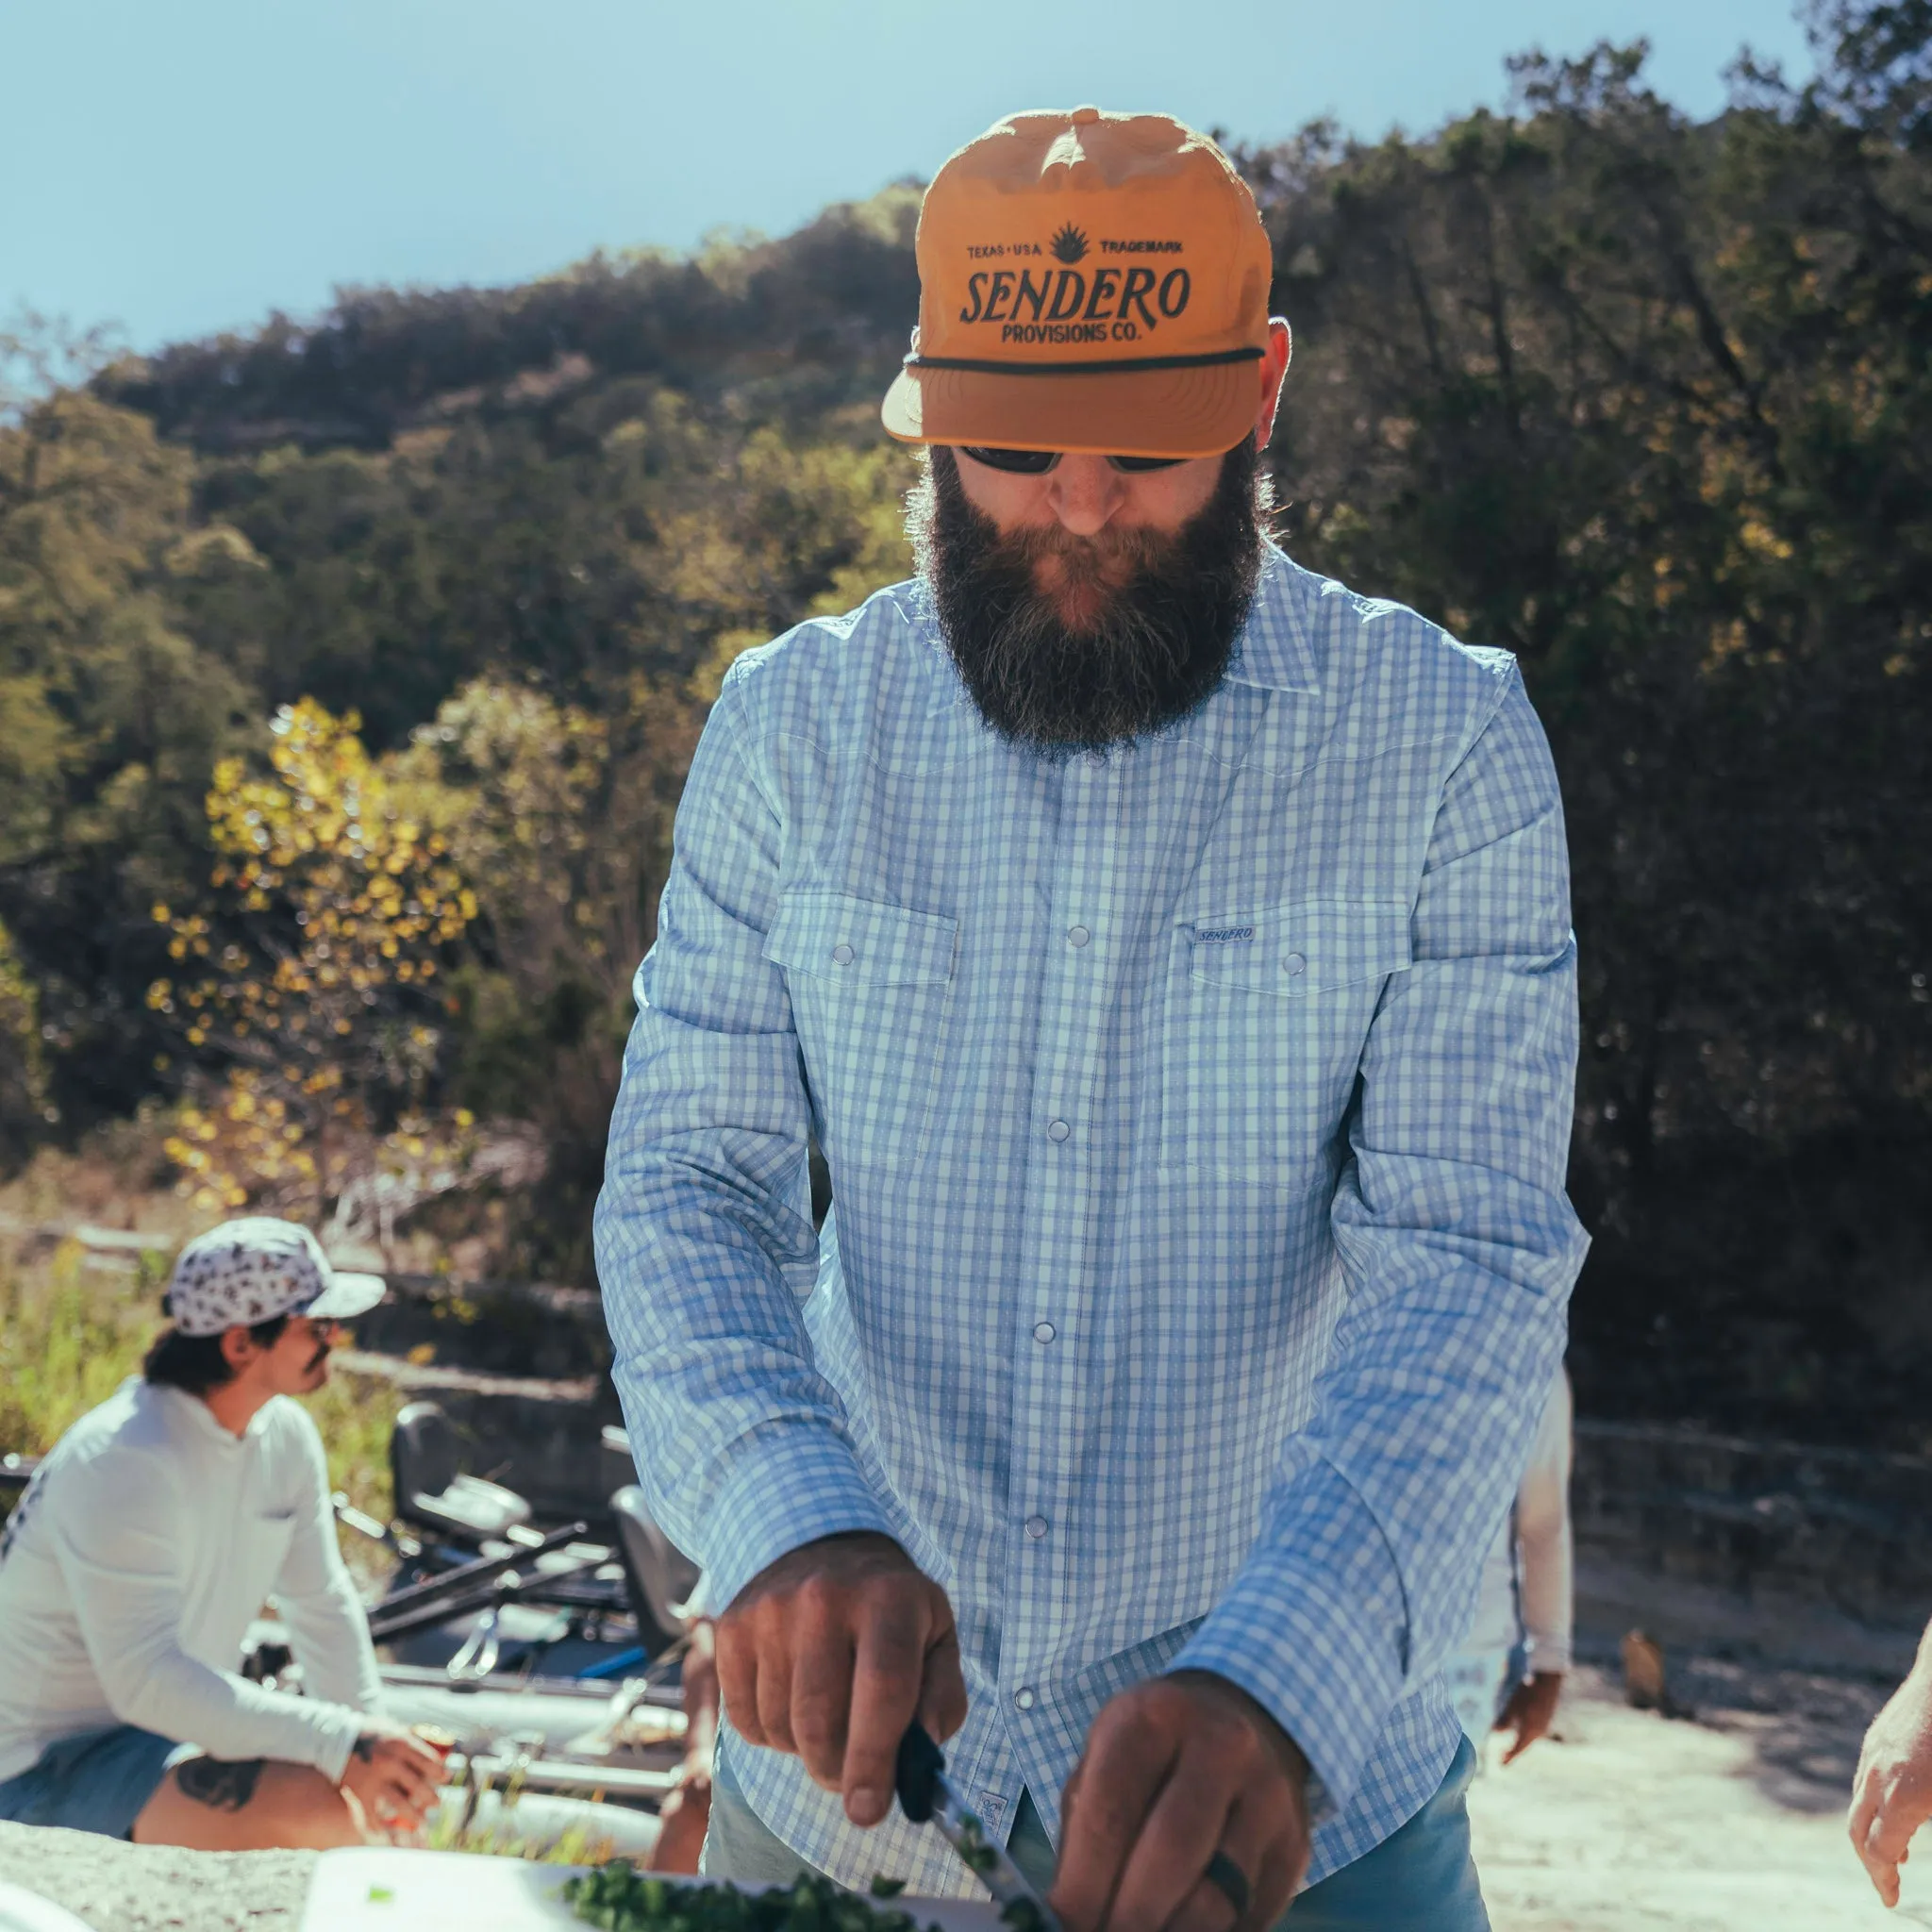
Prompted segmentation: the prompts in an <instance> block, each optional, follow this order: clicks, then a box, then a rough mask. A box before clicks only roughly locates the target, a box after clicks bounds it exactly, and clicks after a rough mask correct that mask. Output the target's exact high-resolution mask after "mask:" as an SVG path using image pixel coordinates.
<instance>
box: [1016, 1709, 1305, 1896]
mask: <svg viewBox="0 0 1932 1932" xmlns="http://www.w3.org/2000/svg"><path fill="white" fill-rule="evenodd" d="M1307 1780H1308V1761H1307V1758H1306V1757H1303V1756H1302V1754H1301V1752H1300V1751H1299V1750H1298V1749H1297V1748H1296V1746H1295V1742H1294V1740H1293V1739H1291V1737H1290V1736H1289V1735H1288V1733H1287V1732H1286V1731H1284V1730H1283V1729H1282V1728H1281V1726H1280V1725H1279V1724H1276V1723H1275V1722H1274V1719H1273V1718H1272V1717H1270V1716H1269V1715H1268V1713H1267V1712H1266V1711H1265V1710H1263V1709H1262V1708H1261V1707H1260V1706H1259V1705H1258V1704H1257V1703H1256V1702H1255V1700H1254V1699H1253V1698H1252V1697H1250V1696H1249V1695H1248V1694H1247V1692H1246V1691H1241V1690H1240V1689H1238V1688H1237V1687H1236V1686H1235V1685H1233V1684H1231V1683H1229V1682H1228V1681H1227V1680H1226V1679H1225V1678H1224V1677H1217V1676H1215V1675H1213V1674H1211V1673H1209V1672H1207V1671H1176V1672H1175V1673H1174V1674H1173V1675H1172V1676H1167V1677H1156V1678H1154V1679H1153V1680H1152V1681H1151V1682H1149V1683H1145V1684H1137V1685H1135V1686H1134V1688H1133V1689H1132V1690H1130V1691H1123V1692H1122V1693H1121V1694H1120V1695H1119V1696H1118V1697H1116V1698H1114V1699H1113V1701H1112V1702H1111V1703H1110V1704H1108V1706H1107V1707H1106V1708H1105V1709H1104V1710H1102V1711H1101V1713H1100V1715H1099V1716H1098V1717H1097V1718H1095V1719H1094V1721H1093V1728H1092V1730H1091V1732H1090V1733H1089V1734H1088V1738H1087V1751H1086V1755H1085V1756H1084V1757H1082V1758H1081V1759H1080V1764H1079V1768H1078V1769H1077V1770H1076V1771H1075V1772H1074V1775H1073V1777H1072V1778H1071V1779H1070V1780H1069V1781H1068V1784H1067V1789H1066V1792H1065V1795H1064V1796H1063V1798H1062V1799H1061V1820H1060V1861H1059V1873H1058V1877H1057V1878H1056V1879H1055V1881H1054V1889H1053V1897H1052V1900H1051V1904H1052V1906H1053V1908H1054V1910H1055V1911H1057V1912H1058V1914H1059V1916H1060V1922H1061V1924H1063V1925H1065V1926H1066V1928H1067V1932H1161V1928H1162V1927H1168V1928H1171V1932H1237V1928H1239V1932H1258V1928H1261V1927H1264V1926H1268V1925H1272V1924H1274V1921H1275V1920H1276V1919H1278V1918H1280V1916H1281V1915H1282V1913H1283V1912H1284V1911H1285V1910H1286V1909H1287V1908H1288V1902H1289V1900H1290V1899H1291V1898H1292V1897H1293V1896H1294V1893H1295V1890H1296V1888H1297V1887H1299V1885H1300V1884H1301V1881H1302V1874H1304V1873H1305V1872H1307V1869H1308V1804H1307ZM1216 1852H1219V1853H1221V1854H1222V1856H1223V1857H1224V1858H1226V1859H1228V1860H1229V1861H1231V1862H1232V1863H1233V1865H1234V1866H1235V1868H1236V1869H1237V1870H1238V1871H1239V1872H1240V1873H1241V1876H1242V1878H1243V1879H1245V1880H1246V1881H1247V1886H1248V1894H1249V1896H1248V1908H1247V1910H1246V1911H1245V1912H1243V1913H1241V1915H1240V1916H1239V1917H1237V1915H1236V1912H1235V1908H1234V1907H1233V1905H1232V1904H1231V1903H1230V1902H1229V1900H1228V1898H1227V1895H1226V1894H1225V1892H1224V1891H1223V1890H1222V1889H1221V1888H1220V1887H1219V1886H1218V1885H1216V1884H1215V1883H1214V1882H1213V1881H1212V1880H1210V1879H1209V1878H1208V1861H1209V1860H1210V1859H1211V1858H1212V1857H1213V1856H1214V1854H1215V1853H1216Z"/></svg>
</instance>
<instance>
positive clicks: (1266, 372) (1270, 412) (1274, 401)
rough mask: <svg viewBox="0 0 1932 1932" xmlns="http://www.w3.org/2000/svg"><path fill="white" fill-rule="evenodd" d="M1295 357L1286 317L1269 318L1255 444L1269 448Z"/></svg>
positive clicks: (1275, 316) (1292, 335) (1262, 361)
mask: <svg viewBox="0 0 1932 1932" xmlns="http://www.w3.org/2000/svg"><path fill="white" fill-rule="evenodd" d="M1293 358H1294V333H1293V331H1292V330H1291V328H1290V327H1289V325H1288V321H1287V318H1286V317H1285V316H1280V315H1271V316H1270V317H1269V318H1268V351H1267V354H1266V355H1264V356H1263V357H1262V358H1261V408H1260V412H1259V416H1258V420H1257V422H1256V425H1255V445H1256V447H1257V449H1266V448H1267V447H1268V441H1269V439H1270V438H1271V437H1272V436H1273V435H1274V412H1275V410H1276V409H1278V408H1280V406H1281V386H1282V383H1283V381H1284V379H1285V378H1286V377H1287V375H1288V365H1289V363H1290V362H1291V360H1292V359H1293Z"/></svg>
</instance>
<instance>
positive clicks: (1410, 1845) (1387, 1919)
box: [703, 1740, 1490, 1932]
mask: <svg viewBox="0 0 1932 1932" xmlns="http://www.w3.org/2000/svg"><path fill="white" fill-rule="evenodd" d="M1474 1775H1475V1753H1474V1751H1472V1750H1471V1749H1470V1747H1469V1744H1468V1742H1467V1741H1466V1740H1465V1741H1464V1743H1463V1744H1462V1746H1461V1748H1460V1749H1459V1750H1457V1754H1456V1761H1455V1762H1454V1763H1453V1764H1452V1765H1450V1767H1449V1774H1448V1776H1447V1777H1445V1778H1444V1779H1443V1780H1442V1783H1441V1788H1440V1789H1439V1790H1437V1792H1436V1795H1435V1796H1434V1797H1433V1798H1431V1799H1430V1800H1429V1802H1428V1803H1427V1804H1426V1805H1424V1807H1423V1808H1422V1809H1421V1810H1420V1811H1418V1812H1417V1813H1416V1814H1415V1816H1414V1817H1413V1818H1411V1819H1410V1820H1409V1821H1408V1823H1407V1824H1405V1825H1404V1826H1403V1827H1402V1828H1401V1829H1400V1830H1399V1831H1397V1832H1395V1833H1393V1834H1392V1835H1391V1836H1390V1837H1388V1838H1385V1839H1384V1840H1382V1842H1381V1843H1380V1844H1378V1845H1377V1846H1376V1847H1375V1848H1374V1851H1372V1852H1365V1853H1364V1854H1363V1855H1362V1856H1361V1857H1359V1858H1357V1860H1356V1861H1355V1863H1354V1864H1352V1865H1344V1866H1343V1867H1342V1868H1341V1871H1340V1872H1331V1873H1330V1874H1328V1876H1327V1877H1326V1878H1324V1879H1323V1881H1322V1882H1321V1884H1319V1885H1311V1886H1309V1888H1308V1889H1307V1890H1306V1891H1305V1892H1303V1893H1302V1894H1301V1895H1300V1897H1298V1898H1297V1899H1296V1900H1295V1902H1294V1904H1293V1905H1292V1906H1291V1907H1290V1908H1289V1912H1288V1916H1287V1918H1286V1919H1284V1920H1283V1921H1282V1932H1490V1915H1489V1912H1488V1911H1487V1910H1486V1909H1485V1907H1484V1906H1483V1894H1482V1887H1481V1886H1480V1885H1479V1884H1478V1883H1477V1882H1476V1875H1475V1860H1474V1857H1472V1856H1471V1854H1470V1848H1469V1810H1468V1807H1467V1803H1466V1800H1467V1798H1468V1795H1469V1784H1470V1780H1471V1779H1472V1778H1473V1777H1474ZM1007 1849H1008V1851H1009V1852H1010V1853H1011V1854H1012V1855H1013V1862H1014V1864H1016V1865H1017V1866H1019V1868H1020V1870H1021V1871H1022V1872H1024V1874H1026V1876H1027V1878H1028V1879H1030V1880H1031V1881H1032V1883H1033V1885H1034V1886H1035V1887H1036V1888H1037V1889H1038V1890H1041V1891H1042V1892H1044V1891H1046V1890H1049V1889H1050V1888H1051V1886H1052V1884H1053V1864H1054V1854H1053V1846H1052V1844H1051V1843H1050V1842H1049V1841H1048V1839H1047V1836H1046V1829H1045V1827H1044V1826H1043V1825H1042V1824H1041V1822H1040V1814H1039V1812H1038V1811H1036V1810H1035V1809H1034V1808H1033V1800H1032V1797H1031V1796H1030V1795H1028V1796H1026V1797H1023V1798H1022V1799H1021V1800H1020V1813H1019V1816H1018V1817H1017V1818H1016V1819H1015V1820H1014V1821H1013V1831H1012V1836H1011V1837H1010V1838H1009V1839H1008V1841H1007ZM703 1864H704V1869H705V1871H706V1872H708V1873H709V1874H712V1875H713V1876H715V1877H720V1878H736V1879H741V1880H743V1881H744V1882H746V1883H747V1884H777V1885H782V1884H785V1883H787V1882H789V1881H790V1880H791V1879H793V1878H796V1877H797V1876H798V1874H800V1873H801V1872H803V1871H805V1870H806V1869H807V1867H806V1864H805V1861H804V1860H803V1859H802V1858H800V1857H799V1856H798V1855H797V1853H795V1852H793V1851H791V1850H789V1849H788V1848H787V1847H786V1846H785V1845H784V1844H783V1843H781V1842H780V1840H778V1839H777V1838H776V1837H774V1835H773V1834H772V1833H771V1832H770V1831H768V1830H767V1829H766V1828H765V1826H764V1824H762V1822H761V1821H760V1820H759V1818H758V1814H757V1813H756V1812H754V1811H753V1809H752V1808H751V1807H750V1806H749V1805H748V1804H747V1803H746V1802H745V1798H744V1793H743V1792H742V1791H741V1790H739V1788H738V1784H737V1781H736V1780H735V1779H734V1778H733V1777H732V1776H731V1774H730V1772H729V1769H728V1767H727V1764H726V1760H725V1759H724V1757H720V1758H719V1760H718V1767H717V1770H716V1772H715V1773H714V1774H713V1776H712V1781H711V1824H710V1829H709V1830H708V1832H707V1833H706V1835H705V1850H704V1859H703Z"/></svg>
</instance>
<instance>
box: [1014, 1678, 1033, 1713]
mask: <svg viewBox="0 0 1932 1932" xmlns="http://www.w3.org/2000/svg"><path fill="white" fill-rule="evenodd" d="M1013 1702H1014V1703H1015V1704H1017V1705H1018V1706H1019V1707H1020V1708H1021V1709H1022V1710H1031V1709H1032V1708H1033V1688H1032V1686H1031V1685H1028V1684H1023V1685H1021V1687H1020V1688H1019V1690H1017V1691H1014V1692H1013Z"/></svg>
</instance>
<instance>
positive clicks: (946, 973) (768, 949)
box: [765, 891, 959, 986]
mask: <svg viewBox="0 0 1932 1932" xmlns="http://www.w3.org/2000/svg"><path fill="white" fill-rule="evenodd" d="M958 933H959V922H958V920H957V919H946V918H944V917H942V916H941V914H939V913H936V912H908V910H907V909H906V908H904V907H903V906H882V905H880V904H879V903H878V902H877V901H876V900H874V899H855V898H853V897H852V896H851V895H850V894H849V893H846V892H824V891H791V892H782V893H780V894H779V897H778V913H777V917H776V918H775V919H774V920H773V921H772V929H771V931H770V932H768V933H767V934H766V935H765V958H768V959H769V960H771V961H772V962H773V964H774V965H777V966H782V967H784V969H785V970H786V972H788V973H807V974H812V975H813V976H814V977H817V978H824V979H846V980H852V981H855V982H858V981H863V982H864V983H865V984H866V985H868V986H910V985H918V984H920V983H922V982H924V981H928V980H944V979H950V978H951V977H952V976H953V948H954V944H955V942H956V941H957V940H958Z"/></svg>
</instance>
